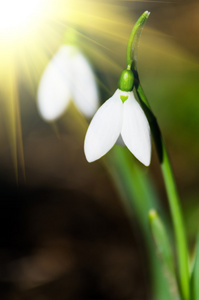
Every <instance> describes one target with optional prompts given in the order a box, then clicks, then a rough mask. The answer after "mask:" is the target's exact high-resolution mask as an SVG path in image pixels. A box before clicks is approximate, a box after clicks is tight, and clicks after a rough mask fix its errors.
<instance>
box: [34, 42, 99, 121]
mask: <svg viewBox="0 0 199 300" xmlns="http://www.w3.org/2000/svg"><path fill="white" fill-rule="evenodd" d="M98 99H99V97H98V90H97V85H96V82H95V78H94V73H93V70H92V68H91V66H90V64H89V63H88V61H87V60H86V58H85V57H84V56H83V54H82V53H81V52H80V51H79V50H78V48H76V47H74V46H71V45H64V46H61V48H60V49H59V50H58V52H57V53H56V54H55V55H54V57H53V58H52V60H51V61H50V62H49V64H48V65H47V67H46V69H45V71H44V73H43V75H42V78H41V81H40V84H39V88H38V109H39V112H40V114H41V116H42V117H43V119H45V120H46V121H53V120H55V119H57V118H58V117H60V116H61V115H62V114H63V113H64V112H65V110H66V109H67V107H68V104H69V103H70V100H73V101H74V103H75V104H76V106H77V108H78V109H79V110H80V111H81V112H82V113H83V114H84V115H85V116H86V117H92V116H93V114H94V113H95V111H96V110H97V108H98V107H99V100H98Z"/></svg>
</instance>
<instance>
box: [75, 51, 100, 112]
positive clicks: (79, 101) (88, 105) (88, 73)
mask: <svg viewBox="0 0 199 300" xmlns="http://www.w3.org/2000/svg"><path fill="white" fill-rule="evenodd" d="M72 66H73V72H74V73H73V74H74V80H73V82H72V83H73V84H72V95H73V100H74V102H75V104H76V106H77V108H78V109H79V110H80V111H81V112H82V113H83V114H84V115H85V116H86V117H92V116H93V115H94V113H95V112H96V110H97V109H98V107H99V94H98V89H97V84H96V80H95V75H94V72H93V70H92V68H91V66H90V64H89V62H88V61H87V60H86V58H85V57H84V56H83V55H82V54H81V53H80V52H79V53H77V54H76V55H74V56H73V61H72Z"/></svg>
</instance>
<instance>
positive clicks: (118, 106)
mask: <svg viewBox="0 0 199 300" xmlns="http://www.w3.org/2000/svg"><path fill="white" fill-rule="evenodd" d="M123 108H124V107H123V103H122V101H121V100H120V91H119V90H117V91H116V92H115V94H114V95H113V96H112V97H111V98H110V99H108V100H107V101H106V102H105V103H104V104H103V105H102V106H101V107H100V108H99V110H98V111H97V113H96V114H95V115H94V117H93V119H92V121H91V123H90V125H89V127H88V131H87V134H86V137H85V143H84V152H85V155H86V158H87V160H88V162H92V161H94V160H97V159H99V158H100V157H102V156H103V155H104V154H106V153H107V152H108V151H109V150H110V149H111V148H112V147H113V145H114V144H115V142H116V141H117V139H118V137H119V134H120V131H121V126H122V115H123Z"/></svg>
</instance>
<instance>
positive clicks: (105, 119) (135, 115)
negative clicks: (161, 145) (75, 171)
mask: <svg viewBox="0 0 199 300" xmlns="http://www.w3.org/2000/svg"><path fill="white" fill-rule="evenodd" d="M133 85H134V76H133V72H132V71H131V70H127V69H126V70H124V71H123V72H122V74H121V77H120V81H119V88H118V89H117V90H116V92H115V93H114V95H113V96H112V97H111V98H109V99H108V100H107V101H106V102H105V103H104V104H103V105H102V106H101V107H100V108H99V109H98V111H97V112H96V114H95V115H94V117H93V119H92V121H91V123H90V125H89V127H88V131H87V133H86V137H85V143H84V151H85V156H86V158H87V160H88V162H93V161H95V160H97V159H99V158H101V157H102V156H103V155H105V154H106V153H107V152H108V151H109V150H110V149H111V148H112V147H113V146H114V144H115V143H116V141H117V139H118V137H119V136H120V135H121V137H122V139H123V141H124V144H125V145H126V146H127V148H128V149H129V150H130V151H131V152H132V153H133V154H134V156H135V157H136V158H137V159H138V160H139V161H140V162H142V163H143V164H144V165H145V166H148V165H149V164H150V161H151V137H150V127H149V123H148V120H147V118H146V116H145V114H144V112H143V110H142V108H141V106H140V104H139V103H138V102H137V100H136V99H135V96H134V94H133V91H132V90H133Z"/></svg>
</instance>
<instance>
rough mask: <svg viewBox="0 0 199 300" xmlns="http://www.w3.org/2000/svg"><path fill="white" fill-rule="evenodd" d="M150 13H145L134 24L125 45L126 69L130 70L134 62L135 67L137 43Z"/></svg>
mask: <svg viewBox="0 0 199 300" xmlns="http://www.w3.org/2000/svg"><path fill="white" fill-rule="evenodd" d="M149 15H150V13H149V12H148V11H145V12H144V13H143V14H142V15H141V16H140V18H139V19H138V20H137V22H136V23H135V25H134V27H133V29H132V31H131V34H130V37H129V40H128V45H127V52H126V62H127V69H129V70H130V69H131V66H132V63H133V62H134V64H135V67H136V65H137V53H136V52H137V48H138V42H139V39H140V35H141V32H142V29H143V26H144V24H145V22H146V21H147V19H148V17H149Z"/></svg>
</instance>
